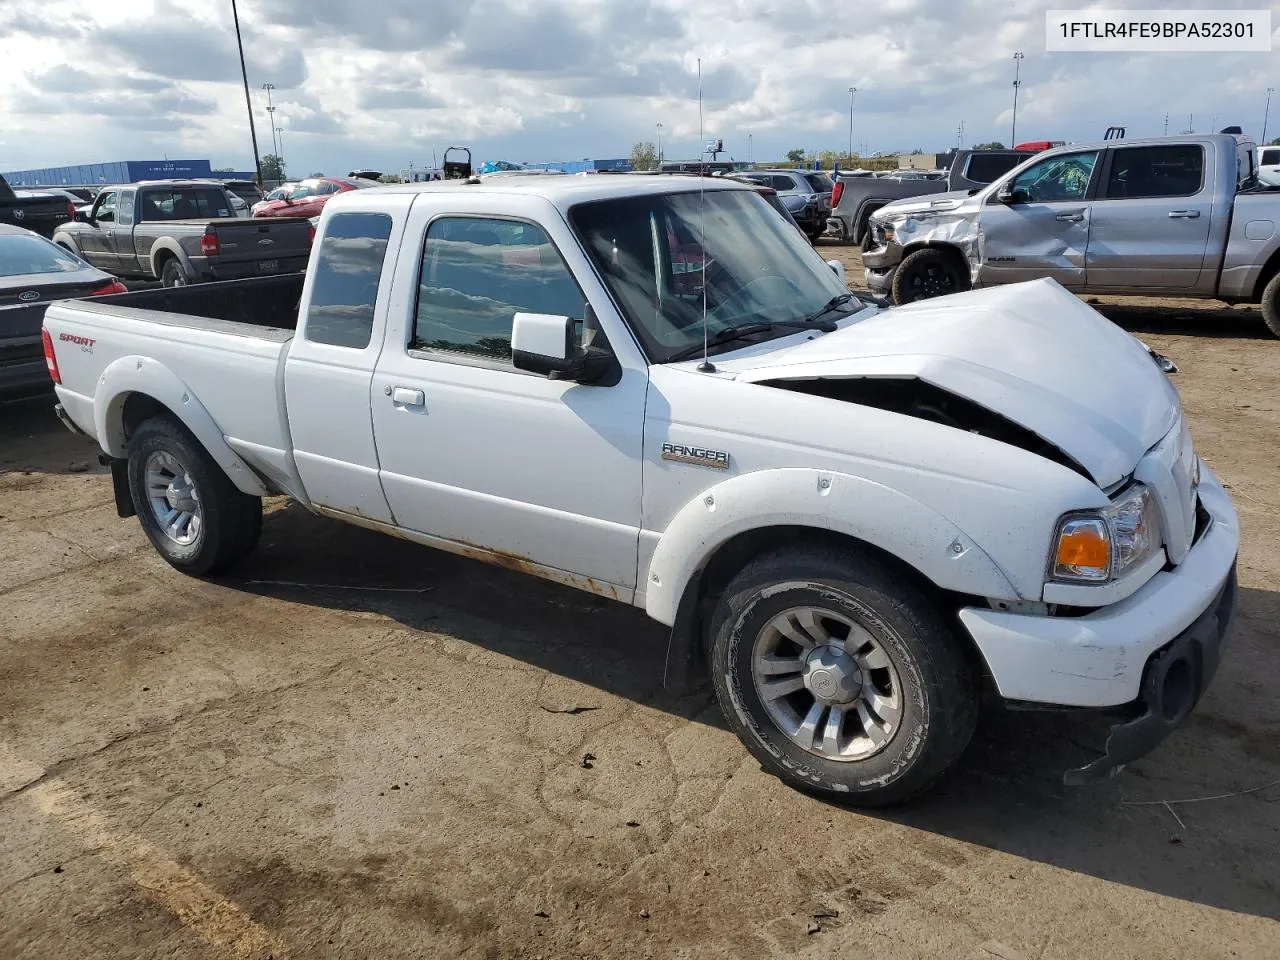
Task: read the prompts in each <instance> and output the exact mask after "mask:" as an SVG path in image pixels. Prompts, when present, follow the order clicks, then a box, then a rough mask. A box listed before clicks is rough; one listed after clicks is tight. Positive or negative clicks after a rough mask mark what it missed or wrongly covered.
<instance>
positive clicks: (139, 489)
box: [129, 417, 262, 577]
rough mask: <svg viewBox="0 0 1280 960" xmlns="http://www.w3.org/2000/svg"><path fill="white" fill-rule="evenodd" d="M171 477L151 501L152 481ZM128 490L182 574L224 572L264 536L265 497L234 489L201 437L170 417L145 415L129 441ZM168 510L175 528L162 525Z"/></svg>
mask: <svg viewBox="0 0 1280 960" xmlns="http://www.w3.org/2000/svg"><path fill="white" fill-rule="evenodd" d="M166 477H167V478H169V479H170V482H169V484H168V487H167V489H165V488H162V487H159V486H157V487H156V492H157V496H156V497H155V498H154V499H153V497H152V490H151V489H149V478H150V483H151V484H153V485H154V484H157V481H158V482H163V481H164V480H165V479H166ZM129 492H130V494H131V495H132V497H133V505H134V508H135V509H136V510H137V512H138V521H139V522H140V523H141V524H142V530H143V532H144V533H146V535H147V539H148V540H150V541H151V545H152V546H154V547H155V548H156V550H157V551H158V552H159V554H160V555H161V556H162V557H164V558H165V560H167V561H168V562H169V564H170V565H171V566H173V567H174V568H176V569H178V570H181V571H182V572H183V573H187V574H191V575H193V576H197V577H203V576H207V575H210V574H214V573H218V572H219V571H221V570H225V569H226V568H227V567H229V566H231V565H232V564H234V563H236V562H237V561H238V560H241V559H242V558H244V557H245V556H247V555H248V554H249V553H250V552H251V551H252V550H253V548H254V547H255V546H256V545H257V542H258V537H259V535H260V534H261V533H262V501H261V500H260V499H259V498H257V497H251V496H249V495H248V494H246V493H242V492H240V491H239V490H237V489H236V487H235V485H234V484H233V483H232V482H231V480H230V479H228V477H227V475H226V474H225V473H224V472H223V471H222V468H221V467H220V466H218V464H217V463H216V462H215V461H214V459H213V458H212V457H211V456H209V453H208V451H206V450H205V449H204V447H202V446H201V445H200V442H199V441H198V440H196V438H195V437H193V436H192V435H191V434H190V433H188V432H187V430H186V429H185V428H184V427H182V426H180V425H179V424H177V423H176V422H174V421H173V420H171V419H170V418H168V417H152V418H151V419H149V420H146V421H145V422H143V424H142V425H141V426H139V427H138V429H137V430H136V431H135V432H134V434H133V436H132V437H131V438H130V441H129ZM167 511H173V514H172V515H173V516H174V521H173V522H174V524H175V528H169V529H166V527H165V526H164V525H163V524H162V519H164V517H162V513H164V514H165V516H166V517H167V516H169V515H170V514H168V513H167ZM184 518H185V523H184ZM175 529H176V531H177V532H175Z"/></svg>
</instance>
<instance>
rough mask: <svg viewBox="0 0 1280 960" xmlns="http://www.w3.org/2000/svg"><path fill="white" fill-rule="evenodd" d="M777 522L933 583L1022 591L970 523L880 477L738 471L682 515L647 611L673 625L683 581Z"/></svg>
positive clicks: (656, 559) (670, 533) (661, 559)
mask: <svg viewBox="0 0 1280 960" xmlns="http://www.w3.org/2000/svg"><path fill="white" fill-rule="evenodd" d="M772 526H802V527H813V528H815V529H818V530H827V531H831V532H834V533H840V534H844V535H846V536H849V537H854V538H856V539H858V540H861V541H863V542H865V543H869V544H871V545H872V546H875V547H878V548H880V549H881V550H884V551H885V552H886V553H888V554H891V555H892V556H895V557H897V558H898V559H899V560H901V561H902V562H903V563H905V564H907V565H908V566H910V567H912V568H913V569H915V570H916V571H918V572H919V573H920V574H921V575H922V576H924V577H925V578H926V579H928V580H929V581H931V582H932V583H934V584H935V585H937V586H939V587H941V588H943V589H948V590H954V591H957V592H960V593H968V594H976V595H979V596H988V597H1002V598H1008V599H1011V600H1012V599H1016V598H1017V596H1018V594H1017V591H1016V590H1015V589H1014V587H1013V584H1012V583H1010V582H1009V578H1008V577H1007V576H1005V574H1004V572H1003V571H1002V570H1001V569H1000V568H999V566H997V565H996V563H995V562H994V561H993V560H992V559H991V557H990V556H988V555H987V553H986V552H985V551H984V550H983V549H982V548H981V547H979V546H978V545H977V544H976V543H974V541H973V540H972V539H971V538H970V537H969V536H968V535H967V534H965V532H964V531H963V530H961V529H960V528H959V527H957V526H956V525H955V524H954V523H952V522H951V521H950V520H948V519H947V518H946V517H944V516H942V515H941V514H939V513H937V512H936V511H935V510H933V508H931V507H929V506H927V505H925V504H923V503H921V502H920V501H918V500H915V499H913V498H911V497H909V496H907V495H906V494H904V493H901V492H899V491H897V490H893V489H891V488H889V487H886V486H884V485H882V484H879V483H875V482H873V481H871V480H866V479H863V478H861V477H855V476H851V475H849V474H844V473H837V472H835V471H830V470H816V469H809V468H787V469H781V470H761V471H756V472H754V473H747V474H741V475H739V476H736V477H732V478H730V479H728V480H725V481H724V482H723V483H719V484H717V485H716V486H714V487H711V488H710V489H707V490H704V491H702V492H701V493H700V494H699V495H698V497H697V498H696V499H695V500H691V501H690V502H689V503H687V504H686V505H685V506H684V507H683V508H681V510H680V511H679V512H678V513H677V514H676V515H675V517H674V518H673V519H672V520H671V523H670V524H668V526H667V529H666V530H665V531H664V532H663V534H662V537H661V539H660V540H659V541H658V544H657V546H656V548H655V549H654V552H653V556H652V558H651V559H650V562H649V569H648V571H646V573H645V576H646V577H647V579H648V583H647V584H646V590H645V611H646V612H647V613H648V615H649V616H650V617H652V618H654V619H655V620H657V621H659V622H660V623H664V624H667V625H668V626H670V625H672V624H674V623H675V621H676V612H677V609H678V608H679V605H680V600H681V598H682V596H683V595H684V592H685V589H686V587H687V586H688V584H689V583H690V582H691V581H692V580H693V578H694V577H695V576H697V575H698V573H699V572H700V571H701V570H702V569H703V567H705V566H706V564H707V561H708V560H709V559H710V558H711V556H712V555H713V554H714V553H715V552H716V551H717V550H718V549H719V548H720V547H721V546H722V545H724V544H725V543H726V542H727V541H728V540H729V539H730V538H732V537H735V536H737V535H738V534H741V533H747V532H749V531H751V530H758V529H761V528H764V527H772Z"/></svg>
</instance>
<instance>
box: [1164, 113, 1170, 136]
mask: <svg viewBox="0 0 1280 960" xmlns="http://www.w3.org/2000/svg"><path fill="white" fill-rule="evenodd" d="M1164 135H1165V136H1166V137H1167V136H1168V135H1169V114H1167V113H1166V114H1165V115H1164Z"/></svg>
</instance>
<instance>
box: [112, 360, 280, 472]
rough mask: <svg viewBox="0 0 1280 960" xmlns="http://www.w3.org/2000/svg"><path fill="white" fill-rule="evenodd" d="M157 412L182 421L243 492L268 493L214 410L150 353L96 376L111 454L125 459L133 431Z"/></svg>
mask: <svg viewBox="0 0 1280 960" xmlns="http://www.w3.org/2000/svg"><path fill="white" fill-rule="evenodd" d="M153 416H168V417H171V418H172V419H173V420H175V421H176V422H177V423H180V424H181V425H182V426H183V427H184V428H185V429H186V430H187V431H188V432H190V433H191V435H192V436H194V437H195V438H196V440H197V441H199V443H200V445H201V446H203V447H204V448H205V450H206V451H207V452H208V453H209V455H210V456H211V457H212V458H213V460H214V462H215V463H217V464H218V466H219V467H221V468H222V471H223V472H224V473H225V474H226V475H227V477H228V479H230V480H231V482H232V483H233V484H234V485H235V487H236V488H237V489H238V490H240V491H241V492H242V493H247V494H249V495H250V496H255V497H263V496H266V495H267V489H266V487H265V486H264V485H263V483H262V481H261V480H260V479H259V478H258V476H257V474H255V473H254V472H253V470H252V469H251V468H250V467H249V465H248V464H247V463H245V462H244V460H242V459H241V458H240V456H239V454H237V453H236V452H235V451H234V450H232V449H231V447H230V445H228V443H227V441H226V438H225V437H224V435H223V433H222V430H221V429H219V427H218V425H217V423H216V421H215V420H214V419H213V416H212V414H210V413H209V411H208V410H207V409H206V408H205V406H204V404H202V403H201V402H200V400H199V399H198V398H197V397H196V395H195V393H194V391H192V390H191V389H190V388H188V387H187V385H186V384H185V383H183V382H182V380H180V379H179V378H178V376H177V375H176V374H175V373H174V372H173V371H172V370H169V369H168V368H167V367H165V366H164V365H162V364H160V363H158V362H157V361H155V360H152V359H150V358H147V357H121V358H120V359H118V360H116V361H114V362H113V363H111V364H110V365H109V366H108V367H107V368H106V370H104V371H103V373H102V376H101V377H100V378H99V380H98V388H97V390H96V392H95V394H94V400H93V417H94V421H95V423H94V426H95V428H96V430H95V432H96V434H97V436H98V438H99V442H100V443H101V444H102V449H103V450H104V451H105V452H106V453H107V455H108V456H111V457H114V458H116V459H124V458H126V457H127V456H128V448H129V437H130V435H131V434H132V432H133V431H134V430H136V429H137V427H138V425H139V424H141V423H142V422H143V421H144V420H146V419H148V418H150V417H153Z"/></svg>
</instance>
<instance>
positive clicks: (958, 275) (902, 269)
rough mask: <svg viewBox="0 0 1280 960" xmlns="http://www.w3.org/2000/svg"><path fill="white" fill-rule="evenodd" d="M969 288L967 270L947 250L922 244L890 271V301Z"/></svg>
mask: <svg viewBox="0 0 1280 960" xmlns="http://www.w3.org/2000/svg"><path fill="white" fill-rule="evenodd" d="M968 289H969V272H968V270H967V269H965V266H964V263H963V262H962V261H961V260H960V258H959V257H958V256H957V255H955V254H953V253H951V252H950V251H948V250H940V249H938V248H937V247H925V248H924V249H922V250H916V251H915V252H913V253H910V254H908V255H907V256H906V258H905V259H903V261H902V263H901V264H899V265H898V269H897V271H896V272H895V273H894V275H893V302H894V303H896V304H904V303H914V302H915V301H917V300H928V299H930V298H931V297H943V296H946V295H947V294H949V293H961V292H963V291H965V290H968Z"/></svg>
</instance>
